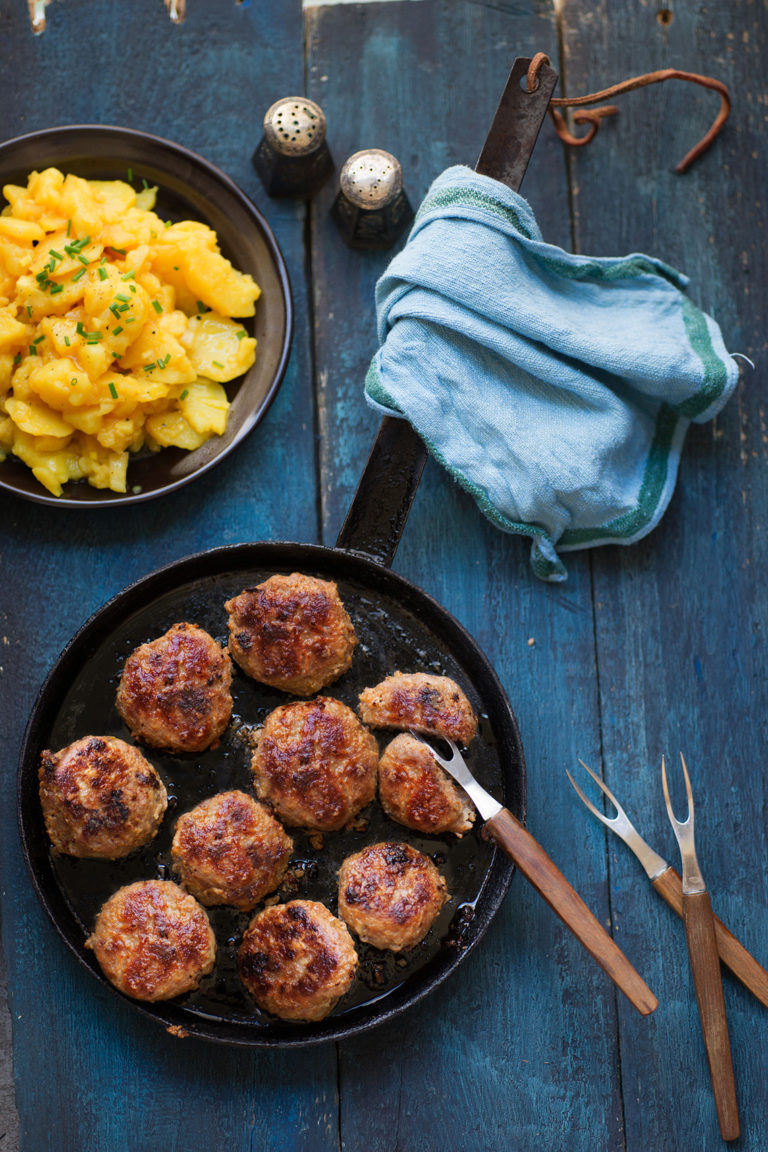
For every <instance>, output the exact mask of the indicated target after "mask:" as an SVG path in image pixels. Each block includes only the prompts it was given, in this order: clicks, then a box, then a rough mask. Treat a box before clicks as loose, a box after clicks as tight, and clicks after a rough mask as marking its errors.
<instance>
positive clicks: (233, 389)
mask: <svg viewBox="0 0 768 1152" xmlns="http://www.w3.org/2000/svg"><path fill="white" fill-rule="evenodd" d="M50 167H56V168H59V169H60V170H61V171H63V172H64V173H69V172H71V173H73V174H74V175H76V176H82V177H84V178H85V179H88V180H124V181H127V182H131V183H132V184H133V186H134V187H135V188H137V189H140V188H141V186H142V183H143V182H144V181H146V182H147V183H148V184H149V185H152V186H156V187H157V190H158V191H157V205H156V211H157V213H158V215H159V216H160V217H161V218H162V219H163V220H174V221H178V220H200V221H202V222H203V223H205V224H208V225H209V226H210V227H211V228H213V230H214V231H215V232H216V235H217V236H218V238H219V244H220V247H221V251H222V253H223V255H224V256H226V257H227V259H229V260H231V261H232V263H233V264H234V265H235V267H236V268H239V269H240V271H242V272H248V273H250V275H251V276H253V278H254V280H255V281H256V283H257V284H258V285H259V286H260V288H261V290H262V294H261V296H260V298H259V300H258V303H257V305H256V316H255V317H251V318H247V319H245V320H243V321H242V323H243V326H244V327H245V328H246V329H247V330H248V332H249V333H250V334H251V335H253V336H255V337H256V339H257V341H258V349H257V353H256V360H255V363H254V364H253V366H252V367H251V368H249V370H248V371H247V372H246V373H245V374H244V375H243V376H240V377H239V378H238V379H237V380H233V381H232V382H231V383H230V384H228V385H227V386H226V387H227V395H228V397H229V400H230V402H231V407H230V410H229V416H228V419H227V428H226V431H225V432H224V434H223V435H222V436H213V437H211V439H210V440H207V441H206V442H205V444H201V446H200V447H199V448H196V449H195V450H194V451H192V452H184V451H182V449H181V448H164V449H163V450H162V452H149V451H146V452H144V453H140V454H139V455H137V456H134V457H133V458H132V459H131V462H130V464H129V465H128V491H127V492H111V491H109V490H108V489H101V488H92V487H91V486H90V485H89V484H87V483H86V482H85V481H82V482H80V483H76V484H68V485H67V486H66V488H65V489H64V494H63V495H62V496H52V495H51V494H50V492H47V491H46V489H45V488H44V487H43V485H42V484H40V483H39V481H37V480H36V479H35V477H34V476H33V475H32V472H31V470H30V469H29V468H27V467H26V465H24V464H22V463H21V461H20V460H17V459H16V458H15V457H13V456H8V457H7V458H6V459H5V460H3V461H1V462H0V488H5V489H7V490H8V491H11V492H14V493H16V495H17V496H23V497H25V498H26V499H27V500H34V501H36V502H37V503H40V504H52V505H55V506H56V507H58V508H61V507H68V508H82V507H89V508H93V507H94V505H104V504H109V505H112V504H135V503H139V502H142V501H144V500H152V499H153V498H154V497H156V496H160V495H163V494H164V493H166V492H173V491H174V490H175V489H176V488H180V487H181V486H182V485H183V484H187V483H188V482H189V481H190V480H193V479H194V478H195V477H196V476H201V475H202V474H203V472H207V471H208V469H209V468H212V467H213V466H214V464H217V463H218V462H219V461H220V460H223V459H224V457H225V456H227V455H229V453H230V452H231V451H232V450H233V449H234V448H236V447H237V445H238V444H239V443H240V442H241V440H243V439H244V438H245V437H246V436H247V435H248V433H249V432H251V431H252V429H253V428H255V427H256V425H257V424H258V423H259V421H260V420H261V419H262V418H263V416H264V415H265V414H266V412H267V409H268V408H269V406H270V404H271V403H272V400H273V398H274V396H275V393H276V392H277V389H278V388H279V387H280V382H281V381H282V379H283V375H284V373H285V369H286V365H287V363H288V355H289V352H290V347H291V331H292V325H293V308H292V303H291V290H290V285H289V283H288V273H287V271H286V267H285V262H284V260H283V257H282V254H281V252H280V249H279V248H278V246H277V242H276V240H275V238H274V236H273V235H272V231H271V229H270V227H269V225H268V224H267V222H266V220H265V219H264V217H263V216H262V215H261V213H260V212H259V211H258V209H257V208H256V207H255V206H254V205H253V204H252V203H251V201H250V200H249V199H248V197H247V196H245V195H244V194H243V193H242V192H241V191H240V189H239V188H238V187H237V185H236V184H234V183H233V182H232V181H231V180H230V179H229V177H228V176H225V175H224V173H223V172H221V171H220V170H219V169H218V168H216V167H215V166H214V165H213V164H210V163H209V162H208V161H207V160H204V159H203V158H202V157H201V156H198V155H196V154H195V153H194V152H190V150H189V149H188V148H182V147H181V145H179V144H173V143H171V142H170V141H169V140H163V139H161V138H160V137H159V136H151V135H149V133H147V132H136V131H134V130H132V129H130V128H115V127H110V126H107V125H103V124H77V125H70V126H67V127H63V128H50V129H46V130H45V131H42V132H30V133H29V134H28V135H27V136H19V137H17V138H16V139H15V140H8V141H6V143H4V144H0V188H2V186H3V185H5V184H21V185H26V182H27V177H28V176H29V173H30V172H33V171H41V170H43V169H45V168H50Z"/></svg>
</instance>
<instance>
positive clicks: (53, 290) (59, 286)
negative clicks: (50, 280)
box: [50, 284, 64, 296]
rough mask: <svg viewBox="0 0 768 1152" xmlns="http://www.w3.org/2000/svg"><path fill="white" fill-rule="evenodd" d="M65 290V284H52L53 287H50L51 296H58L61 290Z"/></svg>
mask: <svg viewBox="0 0 768 1152" xmlns="http://www.w3.org/2000/svg"><path fill="white" fill-rule="evenodd" d="M63 291H64V285H63V284H51V288H50V292H51V296H58V294H59V292H63Z"/></svg>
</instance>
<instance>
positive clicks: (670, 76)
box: [526, 52, 731, 173]
mask: <svg viewBox="0 0 768 1152" xmlns="http://www.w3.org/2000/svg"><path fill="white" fill-rule="evenodd" d="M542 64H549V57H548V56H547V55H546V53H545V52H537V53H536V55H535V56H534V57H533V59H532V60H531V63H530V65H529V68H528V75H527V77H526V87H527V91H528V92H535V91H536V88H537V86H538V73H539V68H540V67H541V66H542ZM665 80H686V81H688V82H689V83H691V84H699V85H701V87H702V88H711V89H712V90H713V91H715V92H719V93H720V110H719V112H718V114H717V116H716V117H715V120H714V123H713V124H712V126H711V128H710V129H709V131H708V132H706V133H705V135H704V136H702V138H701V140H699V142H698V144H696V145H695V146H694V147H693V148H691V150H690V152H688V154H687V155H686V156H684V157H683V159H682V160H681V161H680V163H679V164H677V165H675V172H680V173H682V172H687V171H688V169H689V168H690V167H691V165H692V164H693V163H694V162H695V161H696V160H698V158H699V156H701V154H702V153H703V152H706V150H707V148H709V146H710V144H712V142H713V140H714V139H715V137H716V136H717V134H718V133H719V131H720V129H721V128H722V127H723V125H724V124H725V122H726V120H727V119H728V117H729V115H730V112H731V97H730V93H729V92H728V89H727V88H726V86H725V84H723V82H722V81H721V80H714V79H713V78H712V77H711V76H699V75H698V73H696V72H681V71H679V69H677V68H663V69H661V71H659V72H646V73H644V74H643V75H642V76H633V77H631V78H630V79H629V80H622V82H621V83H620V84H613V85H611V87H610V88H604V89H603V90H602V91H601V92H592V93H591V94H590V95H588V96H573V97H559V98H556V99H555V98H553V99H552V100H551V101H550V104H549V114H550V116H551V117H552V121H553V123H554V125H555V131H556V132H557V134H558V136H559V137H560V139H561V140H562V141H563V142H564V143H565V144H570V145H571V146H572V147H574V148H581V147H583V146H584V145H585V144H589V142H590V140H592V138H593V137H594V136H595V134H596V132H597V130H598V128H599V127H600V121H601V119H602V118H603V117H605V116H615V115H617V113H618V111H619V110H618V108H616V107H615V105H613V104H606V105H603V106H602V107H600V108H584V107H583V106H584V105H585V104H596V103H597V102H598V101H599V100H606V99H610V98H611V97H613V96H620V95H621V94H622V93H623V92H632V91H633V90H634V89H635V88H645V87H647V86H648V85H649V84H662V83H663V82H664V81H665ZM579 106H580V107H581V108H582V111H579V112H575V113H574V115H573V122H574V124H587V125H589V127H588V128H587V131H586V132H585V133H584V135H583V136H574V135H573V133H572V132H570V131H569V130H568V126H567V124H566V122H565V119H564V117H563V115H562V113H561V112H559V111H558V108H575V107H579Z"/></svg>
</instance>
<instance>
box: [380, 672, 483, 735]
mask: <svg viewBox="0 0 768 1152" xmlns="http://www.w3.org/2000/svg"><path fill="white" fill-rule="evenodd" d="M358 711H359V713H360V718H361V720H362V721H363V723H364V724H370V726H371V727H372V728H413V729H414V731H415V732H426V733H428V734H430V735H433V736H446V737H448V739H449V740H456V741H457V742H458V743H459V744H464V745H466V744H469V742H470V741H471V740H472V739H473V738H474V736H475V733H476V732H477V717H476V716H475V713H474V712H473V710H472V705H471V704H470V702H469V700H467V698H466V696H465V695H464V693H463V692H462V690H461V688H459V686H458V684H457V683H456V681H455V680H451V679H450V678H449V677H448V676H432V675H430V674H428V673H426V672H408V673H404V672H395V673H394V675H393V676H387V678H386V680H382V681H381V683H380V684H376V685H375V686H374V687H373V688H365V689H364V690H363V691H362V692H361V694H360V703H359V708H358Z"/></svg>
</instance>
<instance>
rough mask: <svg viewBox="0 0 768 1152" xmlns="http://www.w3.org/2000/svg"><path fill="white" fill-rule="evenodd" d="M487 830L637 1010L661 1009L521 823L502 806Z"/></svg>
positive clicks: (596, 920) (641, 979) (487, 823)
mask: <svg viewBox="0 0 768 1152" xmlns="http://www.w3.org/2000/svg"><path fill="white" fill-rule="evenodd" d="M485 828H486V829H487V831H488V832H489V833H490V835H491V836H492V837H493V838H494V840H496V842H497V843H498V844H499V845H500V846H501V847H502V848H503V849H504V851H505V852H506V853H507V855H508V856H509V857H511V859H512V860H514V862H515V864H517V866H518V868H519V869H520V871H521V872H522V874H523V876H525V878H526V880H528V881H529V882H530V883H531V884H532V885H533V887H534V888H535V889H536V891H537V892H538V893H539V895H540V896H542V897H543V898H544V900H546V902H547V904H549V906H550V908H551V909H552V911H553V912H556V913H557V915H558V916H559V917H560V919H561V920H562V921H563V923H564V924H565V926H566V928H570V930H571V932H573V934H574V936H575V937H576V939H577V940H578V941H579V942H580V943H581V944H583V945H584V947H585V948H586V950H587V952H589V953H590V955H592V956H594V958H595V960H597V962H598V964H599V965H600V966H601V967H602V968H604V969H605V971H606V972H607V973H608V975H609V976H610V978H611V980H613V982H614V983H615V984H616V985H617V986H618V987H619V988H620V989H621V991H622V992H623V993H624V995H625V996H626V997H627V998H628V999H629V1001H630V1002H631V1003H632V1004H633V1005H634V1007H635V1008H637V1010H638V1012H641V1013H642V1014H643V1016H647V1015H648V1013H649V1012H653V1011H654V1009H655V1008H657V1007H658V1000H657V999H656V997H655V996H654V994H653V992H651V990H650V988H649V987H648V985H647V984H646V983H645V981H644V980H643V978H642V977H641V976H640V975H639V973H637V972H636V971H635V969H634V968H633V967H632V965H631V964H630V962H629V960H627V958H626V956H625V955H624V953H623V952H622V951H621V949H620V948H619V946H618V945H617V944H616V943H615V941H614V940H613V939H612V938H611V937H610V936H609V935H608V933H607V932H606V931H605V929H604V928H603V926H602V924H601V923H600V921H599V920H598V919H597V918H596V917H595V916H594V915H593V914H592V913H591V912H590V910H589V908H588V907H587V906H586V904H585V903H584V901H583V900H582V898H581V896H579V894H578V892H576V891H575V889H573V888H572V887H571V885H570V884H569V883H568V881H567V880H566V878H565V876H563V874H562V872H561V871H560V869H559V868H557V867H556V866H555V864H553V863H552V861H551V860H550V858H549V856H547V854H546V852H545V851H544V849H543V848H542V847H541V845H540V844H539V843H538V841H537V840H534V838H533V836H531V834H530V832H528V831H527V830H526V829H525V828H524V827H523V825H522V824H521V823H520V821H519V820H517V819H516V818H515V817H514V816H513V815H512V813H511V812H509V811H508V810H507V809H506V808H502V810H501V812H499V813H498V815H496V816H493V817H492V818H491V819H490V820H487V821H486V823H485Z"/></svg>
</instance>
